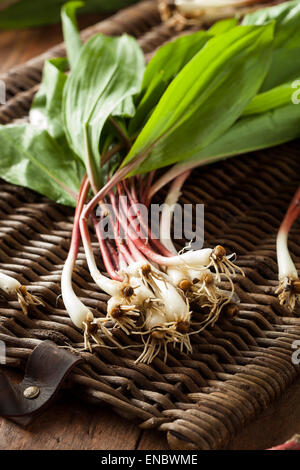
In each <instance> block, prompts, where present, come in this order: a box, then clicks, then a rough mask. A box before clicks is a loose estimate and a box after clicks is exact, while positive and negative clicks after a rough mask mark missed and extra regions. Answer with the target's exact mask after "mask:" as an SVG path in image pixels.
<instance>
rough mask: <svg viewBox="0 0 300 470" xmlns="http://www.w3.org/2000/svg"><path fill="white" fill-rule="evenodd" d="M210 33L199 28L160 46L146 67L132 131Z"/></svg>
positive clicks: (142, 123) (130, 129)
mask: <svg viewBox="0 0 300 470" xmlns="http://www.w3.org/2000/svg"><path fill="white" fill-rule="evenodd" d="M210 37H211V36H209V35H208V34H207V33H206V32H204V31H200V32H197V33H194V34H189V35H187V36H182V37H180V38H178V39H175V40H174V41H171V42H169V43H168V44H165V45H164V46H162V47H160V48H159V49H158V51H157V52H156V54H155V55H154V57H153V58H152V59H151V60H150V62H149V64H148V65H147V67H146V70H145V74H144V79H143V84H142V90H141V93H140V95H139V97H138V102H139V104H138V107H137V110H136V114H135V116H134V119H133V120H132V121H131V123H130V128H129V132H130V133H131V134H135V133H136V131H137V130H138V129H141V128H142V127H143V125H144V124H145V121H146V119H147V118H148V117H149V114H150V112H151V111H152V110H153V108H154V107H155V106H156V105H157V103H158V101H159V99H160V98H161V96H162V95H163V93H164V91H165V90H166V88H167V87H168V85H169V83H170V82H171V80H173V78H174V77H175V76H176V75H177V74H178V72H179V71H180V70H181V69H182V68H183V67H184V66H185V65H186V64H187V63H188V62H189V61H190V60H191V59H192V58H193V57H194V55H195V54H197V53H198V52H199V51H200V50H201V49H202V47H203V46H204V45H205V44H206V43H207V41H208V40H209V39H210Z"/></svg>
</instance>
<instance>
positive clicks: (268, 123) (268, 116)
mask: <svg viewBox="0 0 300 470" xmlns="http://www.w3.org/2000/svg"><path fill="white" fill-rule="evenodd" d="M299 124H300V105H295V104H292V103H290V104H287V105H285V106H280V107H279V108H276V109H273V110H271V111H267V112H265V113H262V114H258V115H252V116H245V117H243V118H242V119H239V120H238V121H237V122H236V123H235V124H234V125H233V126H232V127H231V129H229V130H228V131H227V132H225V133H224V134H223V135H222V136H221V137H219V138H218V139H217V140H216V141H215V142H213V143H212V144H210V145H209V146H207V147H206V148H205V149H203V150H201V151H200V152H198V153H197V154H196V153H195V154H194V155H193V157H192V158H190V159H189V160H187V161H186V162H184V165H189V164H191V163H193V162H195V163H197V164H199V165H201V164H202V165H203V164H207V163H213V162H214V161H217V160H220V159H222V158H225V157H233V156H235V155H241V154H243V153H247V152H253V151H255V150H259V149H263V148H268V147H275V146H276V145H279V144H283V143H285V142H289V141H290V140H293V139H297V138H299V137H300V125H299Z"/></svg>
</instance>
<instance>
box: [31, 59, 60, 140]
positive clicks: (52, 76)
mask: <svg viewBox="0 0 300 470" xmlns="http://www.w3.org/2000/svg"><path fill="white" fill-rule="evenodd" d="M67 65H68V62H67V60H66V59H63V58H58V59H49V60H47V61H46V62H45V65H44V69H43V78H42V83H41V86H40V89H39V91H38V92H37V94H36V95H35V97H34V100H33V103H32V106H31V109H30V113H29V118H30V122H31V124H32V125H33V126H35V127H37V128H39V129H42V130H43V129H46V130H47V131H48V132H49V134H50V135H51V136H52V137H54V138H55V139H62V138H63V137H64V128H63V120H62V96H63V89H64V86H65V83H66V80H67V75H66V73H65V70H66V68H67Z"/></svg>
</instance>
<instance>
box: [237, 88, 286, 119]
mask: <svg viewBox="0 0 300 470" xmlns="http://www.w3.org/2000/svg"><path fill="white" fill-rule="evenodd" d="M292 84H293V82H288V83H284V84H283V85H279V86H278V87H275V88H273V89H272V90H269V91H265V92H264V93H259V94H258V95H256V96H255V97H254V98H253V100H252V101H251V102H250V103H249V105H248V106H247V108H246V109H245V111H244V112H243V116H250V115H251V114H261V113H265V112H266V111H270V110H272V109H275V108H280V107H281V106H285V105H287V104H290V103H292V96H293V93H294V92H295V90H294V88H293V87H292Z"/></svg>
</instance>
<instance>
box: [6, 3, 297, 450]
mask: <svg viewBox="0 0 300 470" xmlns="http://www.w3.org/2000/svg"><path fill="white" fill-rule="evenodd" d="M98 31H101V32H103V33H105V34H114V35H117V34H120V33H122V32H125V31H126V32H128V33H130V34H132V35H134V36H136V37H137V38H138V40H139V43H140V45H141V46H142V48H143V50H144V51H145V53H146V54H150V53H151V52H153V50H155V49H156V48H157V47H158V46H159V45H161V44H162V43H164V42H165V41H167V40H169V39H170V38H172V37H173V35H174V32H173V31H172V30H170V29H169V28H168V27H167V26H165V25H164V24H161V22H160V17H159V14H158V11H157V8H156V4H155V3H153V2H151V1H148V2H143V3H141V4H139V5H137V6H135V7H131V8H129V9H127V10H124V11H121V12H119V13H118V14H116V15H115V16H113V17H111V18H110V19H108V20H106V21H104V22H101V23H99V24H97V25H95V26H93V27H92V28H88V29H87V30H85V31H84V32H83V33H82V35H83V37H84V39H86V38H88V37H89V36H91V35H92V34H94V33H95V32H98ZM64 52H65V50H64V46H63V45H59V46H57V47H55V48H52V49H50V50H49V51H48V52H47V53H45V54H43V55H42V56H40V57H37V58H35V59H34V60H31V61H30V62H28V63H26V64H25V65H23V66H21V67H17V68H15V69H14V70H12V71H10V72H9V73H8V74H5V75H2V76H1V77H0V78H1V79H2V80H4V81H5V82H6V84H7V90H8V92H9V101H8V102H7V104H6V105H4V106H2V107H1V108H0V120H1V122H2V123H8V122H11V121H12V120H15V119H19V118H24V117H26V114H27V113H28V109H29V106H30V103H31V100H32V97H33V95H34V93H35V92H36V90H37V88H38V84H39V81H40V79H41V70H42V66H43V62H44V60H45V59H46V58H49V57H55V56H62V55H63V54H64ZM297 147H298V144H297V143H292V144H289V145H285V146H281V147H277V148H275V149H272V150H268V151H261V152H257V153H256V154H255V155H253V154H251V155H245V156H241V157H237V158H235V159H231V160H228V161H224V162H222V163H218V164H213V165H210V166H208V167H205V168H203V169H201V170H198V171H197V170H196V171H194V172H193V174H192V177H191V178H190V179H189V180H188V181H187V183H186V184H185V187H184V191H183V195H182V197H181V202H182V203H197V202H202V203H204V204H205V235H206V237H205V238H206V241H205V242H206V245H207V246H214V245H215V244H216V243H221V244H222V245H224V246H225V247H226V248H227V249H228V250H229V251H235V252H236V253H238V264H239V266H240V267H242V268H243V269H244V271H245V273H246V277H245V278H243V277H242V276H240V275H237V277H236V280H235V287H236V291H237V293H238V295H239V297H240V299H241V309H240V315H239V316H238V318H236V319H235V320H233V321H232V322H229V321H223V322H222V323H219V324H217V325H216V326H215V327H214V328H213V329H209V330H206V331H204V332H203V333H201V334H200V335H194V336H193V351H194V352H193V354H190V355H187V354H184V353H180V352H179V351H178V350H175V349H170V351H169V356H168V360H167V363H166V364H165V363H164V362H163V360H162V357H157V358H156V359H155V360H154V362H153V364H152V365H145V364H135V359H136V357H137V355H138V354H139V353H140V350H139V349H135V348H132V349H124V350H121V351H120V350H113V349H112V350H110V349H103V348H98V349H97V350H96V351H95V353H94V354H90V353H88V352H79V351H78V349H79V345H81V344H82V341H83V338H82V335H81V332H80V331H78V330H77V329H76V328H75V327H74V326H73V324H72V322H71V321H70V319H69V317H68V315H67V314H66V312H65V310H64V306H63V303H62V301H61V299H60V298H59V295H60V275H61V270H62V266H63V263H64V260H65V259H66V255H67V250H68V246H69V240H70V235H71V229H72V214H73V211H72V210H70V209H69V208H65V207H62V206H59V205H56V204H54V203H52V202H50V201H48V200H47V199H45V198H41V196H39V195H37V194H35V193H33V192H31V191H29V190H25V189H23V188H19V187H16V186H12V185H10V184H6V183H5V182H1V189H0V217H1V220H0V269H1V270H3V272H5V273H7V274H9V275H12V276H14V277H16V278H17V279H18V280H19V281H20V282H22V283H24V284H25V285H28V286H29V287H28V288H29V289H30V291H31V292H32V293H34V294H37V295H39V296H41V297H42V298H43V300H44V301H45V303H46V308H38V309H36V310H34V311H32V313H31V315H30V317H29V318H25V317H24V315H23V314H22V312H21V310H20V308H19V306H18V304H17V303H16V302H14V301H10V302H8V303H7V301H0V340H3V341H5V342H6V344H7V354H8V364H9V365H12V366H15V367H19V366H23V365H24V363H25V361H26V359H27V357H28V356H29V354H30V353H31V351H32V349H33V348H34V347H35V346H36V345H38V344H39V343H40V342H41V341H43V340H44V339H51V340H52V341H54V342H56V343H57V344H58V345H61V346H64V345H66V344H68V345H71V346H72V347H73V348H74V351H76V350H77V353H78V354H81V356H82V357H83V358H84V360H85V362H84V364H83V365H81V366H78V367H77V369H76V370H75V371H74V372H73V373H72V375H71V376H70V379H69V384H70V386H71V387H72V389H73V390H76V392H78V393H80V394H81V396H82V397H85V398H86V399H92V400H93V401H94V402H105V403H107V404H109V405H110V406H111V407H112V408H113V409H114V411H116V412H117V413H119V414H121V415H122V416H125V417H126V418H128V419H135V420H136V422H137V423H138V425H139V426H140V427H141V428H143V429H149V428H157V429H158V430H159V431H163V432H167V437H168V442H169V444H170V446H171V448H173V449H222V448H226V446H227V445H228V443H229V442H230V440H231V439H232V438H233V437H234V436H235V435H236V434H237V433H239V432H240V431H241V430H242V428H244V427H245V426H247V424H248V423H250V422H251V421H252V420H254V418H255V417H257V416H258V415H260V414H261V413H262V412H263V410H265V409H266V408H267V407H268V406H269V405H270V404H271V403H272V402H274V401H275V400H277V399H278V398H279V397H281V396H282V394H283V392H284V391H285V390H286V389H287V387H289V386H290V385H291V384H292V383H293V381H295V379H296V377H297V375H298V374H299V368H298V367H297V366H295V365H293V364H292V360H291V356H292V352H293V349H292V343H293V341H294V340H297V339H299V338H300V318H297V317H294V316H291V315H290V314H289V312H288V311H286V310H285V309H284V308H283V307H281V306H280V305H279V303H278V301H277V298H276V296H275V295H274V290H275V286H276V279H277V266H276V254H275V238H276V232H277V230H278V227H279V224H280V221H281V220H282V217H283V215H284V213H285V210H286V208H287V206H288V203H289V201H290V200H291V198H292V195H293V193H294V192H295V190H296V188H297V185H298V183H299V181H298V179H299V174H300V160H299V150H298V148H297ZM299 240H300V229H299V225H298V226H295V228H294V229H293V231H292V233H291V236H290V249H291V252H292V256H293V258H294V259H295V260H296V263H298V269H300V245H299ZM74 283H75V287H76V290H77V292H78V294H79V296H80V297H81V299H82V301H83V302H84V303H85V304H86V305H88V306H89V307H90V308H91V309H92V310H93V312H94V314H95V315H96V316H102V315H104V313H105V309H106V300H107V296H106V295H105V294H104V293H101V292H99V290H98V289H96V287H95V285H94V284H93V282H92V280H91V278H90V275H89V273H88V269H87V266H86V263H85V257H84V255H83V252H81V253H80V255H79V261H78V267H77V269H76V272H75V273H74ZM224 286H226V283H224ZM117 337H118V340H119V341H120V342H121V343H122V344H124V345H126V344H131V343H133V340H132V338H128V337H127V336H126V335H124V334H123V333H121V332H118V333H117ZM135 344H138V341H137V342H136V343H135Z"/></svg>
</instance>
